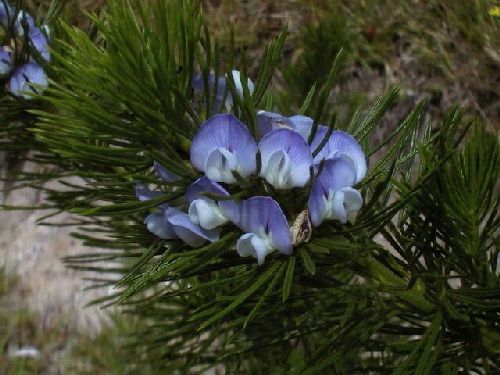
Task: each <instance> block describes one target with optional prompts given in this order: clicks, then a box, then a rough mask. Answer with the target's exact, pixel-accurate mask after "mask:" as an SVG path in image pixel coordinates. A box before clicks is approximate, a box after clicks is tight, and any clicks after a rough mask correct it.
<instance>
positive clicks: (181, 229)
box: [166, 210, 219, 247]
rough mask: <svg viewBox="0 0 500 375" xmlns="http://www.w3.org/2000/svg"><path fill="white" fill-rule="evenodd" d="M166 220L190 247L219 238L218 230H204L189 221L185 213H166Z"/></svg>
mask: <svg viewBox="0 0 500 375" xmlns="http://www.w3.org/2000/svg"><path fill="white" fill-rule="evenodd" d="M166 215H167V221H168V222H169V223H170V224H171V225H172V226H173V230H174V232H175V234H176V235H177V236H178V237H179V238H180V239H181V240H182V241H184V242H185V243H186V244H188V245H189V246H191V247H200V246H201V245H203V244H204V243H205V242H206V241H210V242H215V241H217V240H218V239H219V232H218V231H215V230H206V229H203V228H201V227H200V226H199V225H196V224H194V223H192V222H191V220H190V219H189V215H188V214H186V213H176V214H173V215H169V214H168V210H167V213H166Z"/></svg>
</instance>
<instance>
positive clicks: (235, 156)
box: [190, 114, 257, 183]
mask: <svg viewBox="0 0 500 375" xmlns="http://www.w3.org/2000/svg"><path fill="white" fill-rule="evenodd" d="M256 153H257V145H256V144H255V141H254V140H253V138H252V136H251V135H250V133H249V132H248V130H247V128H246V127H245V126H244V125H243V124H242V123H241V122H240V121H239V120H238V119H237V118H236V117H234V116H233V115H226V114H222V115H216V116H213V117H211V118H209V119H208V120H207V121H206V122H205V123H204V124H203V125H202V126H201V127H200V129H199V130H198V132H197V133H196V135H195V136H194V138H193V142H192V143H191V150H190V154H191V163H192V164H193V166H194V167H195V168H196V169H198V170H199V171H202V172H204V173H205V174H206V175H207V177H209V178H210V179H212V180H214V181H217V182H226V183H233V182H235V181H236V179H235V178H234V177H233V175H232V172H233V171H234V172H237V173H239V174H240V175H241V176H242V177H247V176H249V175H251V174H252V173H254V172H255V170H256V160H255V155H256Z"/></svg>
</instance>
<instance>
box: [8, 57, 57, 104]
mask: <svg viewBox="0 0 500 375" xmlns="http://www.w3.org/2000/svg"><path fill="white" fill-rule="evenodd" d="M48 84H49V81H48V79H47V75H46V74H45V71H44V70H43V68H42V67H41V66H40V65H38V64H35V63H27V64H24V65H22V66H20V67H19V68H18V69H17V70H16V71H15V72H14V73H13V74H12V77H11V78H10V84H9V90H10V92H11V93H12V94H14V95H15V96H22V97H23V98H24V99H32V96H31V95H30V93H40V92H41V91H43V89H44V88H45V87H47V86H48Z"/></svg>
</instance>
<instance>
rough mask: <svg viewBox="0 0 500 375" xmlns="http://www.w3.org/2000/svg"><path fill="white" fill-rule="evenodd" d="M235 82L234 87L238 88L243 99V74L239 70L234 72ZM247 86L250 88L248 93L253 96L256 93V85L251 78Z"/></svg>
mask: <svg viewBox="0 0 500 375" xmlns="http://www.w3.org/2000/svg"><path fill="white" fill-rule="evenodd" d="M232 74H233V80H234V85H235V87H236V91H237V92H238V95H239V96H240V97H241V98H242V97H243V86H242V85H241V73H240V71H239V70H233V71H232ZM247 86H248V91H249V92H250V95H252V94H253V91H254V84H253V82H252V80H251V79H250V78H248V80H247Z"/></svg>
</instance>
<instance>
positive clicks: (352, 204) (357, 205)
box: [342, 187, 363, 221]
mask: <svg viewBox="0 0 500 375" xmlns="http://www.w3.org/2000/svg"><path fill="white" fill-rule="evenodd" d="M342 190H343V192H344V206H345V208H346V210H347V218H348V220H349V221H354V219H355V218H356V214H357V213H358V211H359V210H360V209H361V207H363V197H362V196H361V194H360V192H359V191H357V190H356V189H353V188H350V187H347V188H344V189H342Z"/></svg>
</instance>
